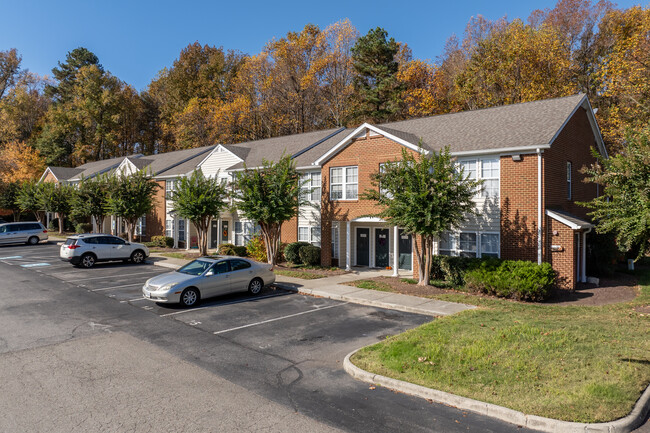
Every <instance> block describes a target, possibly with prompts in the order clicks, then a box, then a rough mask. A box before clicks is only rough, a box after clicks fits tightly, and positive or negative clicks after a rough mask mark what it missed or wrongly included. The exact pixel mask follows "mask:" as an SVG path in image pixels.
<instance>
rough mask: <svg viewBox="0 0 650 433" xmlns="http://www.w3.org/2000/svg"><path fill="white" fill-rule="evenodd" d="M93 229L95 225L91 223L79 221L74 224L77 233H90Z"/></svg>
mask: <svg viewBox="0 0 650 433" xmlns="http://www.w3.org/2000/svg"><path fill="white" fill-rule="evenodd" d="M92 230H93V225H92V224H90V223H77V224H75V225H74V232H75V233H90V232H91V231H92Z"/></svg>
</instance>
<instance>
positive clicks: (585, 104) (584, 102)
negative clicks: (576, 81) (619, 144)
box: [549, 95, 609, 158]
mask: <svg viewBox="0 0 650 433" xmlns="http://www.w3.org/2000/svg"><path fill="white" fill-rule="evenodd" d="M580 107H582V108H584V109H585V111H586V112H587V119H588V120H589V125H590V126H591V130H592V132H593V133H594V137H595V138H596V144H597V145H598V150H599V151H600V154H601V155H603V156H604V157H605V158H609V155H607V149H606V148H605V142H604V141H603V136H602V135H601V134H600V128H599V127H598V122H596V116H595V115H594V110H593V109H592V108H591V103H589V98H587V95H584V96H583V97H582V99H581V100H580V103H578V104H576V106H575V108H574V109H573V111H571V114H569V116H568V117H567V118H566V119H565V120H564V123H563V124H562V126H560V129H558V130H557V132H556V133H555V135H554V136H553V138H551V141H550V142H549V144H550V145H552V144H553V143H554V142H555V140H557V137H558V136H559V135H560V133H561V132H562V131H563V130H564V127H565V126H566V125H567V123H569V120H571V118H572V117H573V115H574V114H576V111H578V108H580Z"/></svg>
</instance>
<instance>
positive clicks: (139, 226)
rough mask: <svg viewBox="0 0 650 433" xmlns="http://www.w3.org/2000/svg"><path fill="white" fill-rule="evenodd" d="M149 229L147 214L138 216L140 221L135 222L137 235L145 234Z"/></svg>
mask: <svg viewBox="0 0 650 433" xmlns="http://www.w3.org/2000/svg"><path fill="white" fill-rule="evenodd" d="M146 229H147V216H146V215H145V216H141V217H140V218H138V222H137V223H136V224H135V235H136V236H143V235H144V233H145V231H146Z"/></svg>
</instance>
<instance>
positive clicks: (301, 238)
mask: <svg viewBox="0 0 650 433" xmlns="http://www.w3.org/2000/svg"><path fill="white" fill-rule="evenodd" d="M298 242H309V227H298Z"/></svg>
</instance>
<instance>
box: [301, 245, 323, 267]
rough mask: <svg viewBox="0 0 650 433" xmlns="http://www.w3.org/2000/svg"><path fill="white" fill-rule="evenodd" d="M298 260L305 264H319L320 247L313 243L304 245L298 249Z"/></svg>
mask: <svg viewBox="0 0 650 433" xmlns="http://www.w3.org/2000/svg"><path fill="white" fill-rule="evenodd" d="M298 256H300V261H301V262H303V263H304V264H306V265H310V266H314V265H320V248H319V247H315V246H313V245H305V246H302V247H300V249H298Z"/></svg>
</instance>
